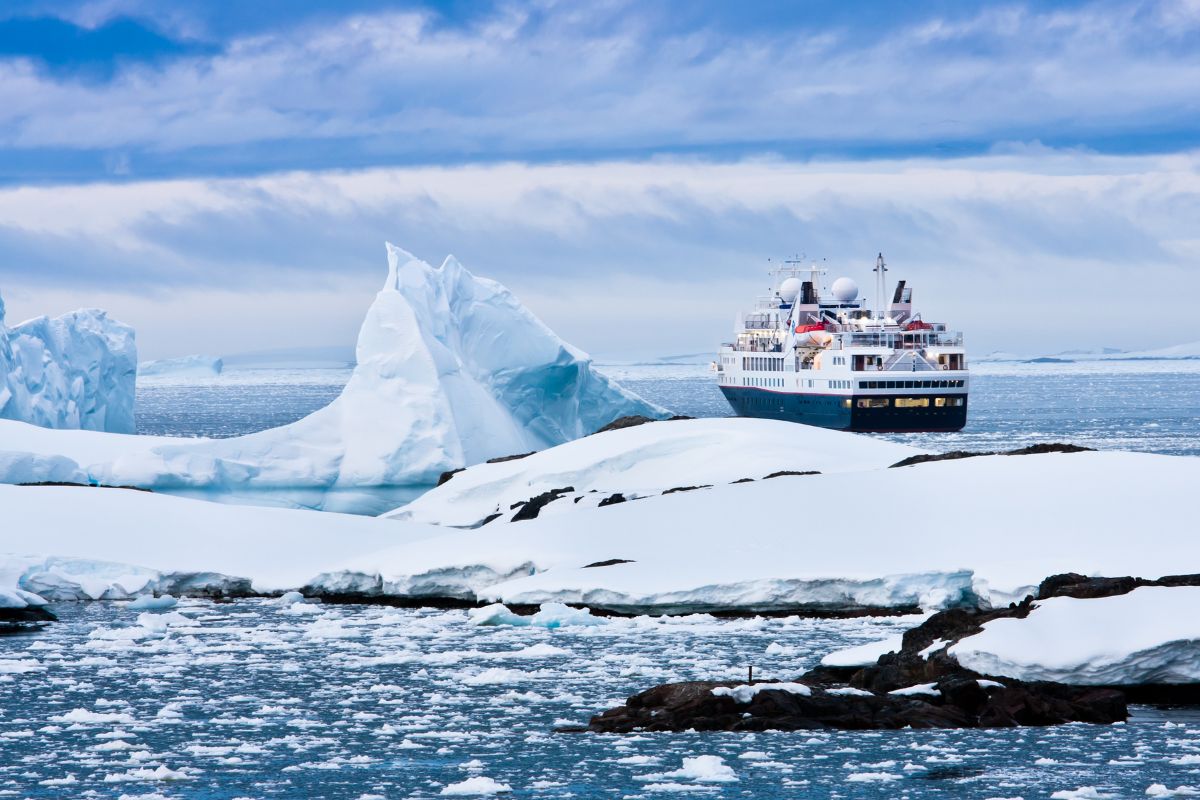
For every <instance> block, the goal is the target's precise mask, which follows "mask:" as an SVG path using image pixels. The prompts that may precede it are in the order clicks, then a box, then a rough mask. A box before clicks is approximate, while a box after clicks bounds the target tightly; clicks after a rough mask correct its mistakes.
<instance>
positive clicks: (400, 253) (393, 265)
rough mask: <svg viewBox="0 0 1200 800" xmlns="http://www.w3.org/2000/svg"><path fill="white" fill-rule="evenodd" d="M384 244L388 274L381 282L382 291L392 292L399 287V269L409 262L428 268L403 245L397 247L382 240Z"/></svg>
mask: <svg viewBox="0 0 1200 800" xmlns="http://www.w3.org/2000/svg"><path fill="white" fill-rule="evenodd" d="M384 245H385V246H386V247H387V257H388V276H387V281H386V282H385V283H384V284H383V291H385V292H394V291H396V290H397V289H399V288H400V287H399V279H400V271H401V270H402V269H404V267H406V266H408V265H409V264H417V265H419V266H422V267H425V268H426V269H429V268H430V267H429V265H428V264H426V263H425V262H424V261H422V260H421V259H419V258H417V257H416V256H414V255H413V254H412V253H410V252H408V251H407V250H405V249H404V248H403V247H397V246H396V245H394V244H392V243H391V242H384Z"/></svg>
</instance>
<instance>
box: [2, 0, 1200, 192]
mask: <svg viewBox="0 0 1200 800" xmlns="http://www.w3.org/2000/svg"><path fill="white" fill-rule="evenodd" d="M93 10H94V9H93ZM92 16H93V17H94V16H95V14H92ZM84 17H85V18H87V15H84ZM1198 37H1200V13H1197V11H1196V4H1195V2H1194V0H1177V1H1175V2H1170V1H1169V2H1161V3H1156V4H1146V3H1140V2H1123V3H1119V2H1101V3H1091V4H1086V5H1083V6H1080V7H1076V8H1072V9H1066V10H1064V9H1049V8H1046V7H1043V6H1040V5H1038V4H1029V5H1023V4H1022V5H1016V4H1014V5H1003V6H996V7H992V8H987V9H985V10H982V11H979V12H977V13H975V14H974V15H973V16H970V15H965V14H962V13H960V14H958V15H957V16H954V17H944V16H929V17H927V18H925V19H921V20H919V21H917V22H914V23H908V24H901V25H899V26H888V25H887V23H886V22H885V21H884V20H883V19H880V20H878V21H876V22H875V23H873V24H865V25H864V26H863V27H861V28H859V29H855V30H850V29H846V28H844V27H838V26H832V27H816V28H812V29H807V28H803V27H795V26H792V27H788V26H784V27H782V28H781V29H779V30H773V31H770V32H769V33H764V32H762V30H757V29H756V30H754V31H736V30H723V29H721V28H720V27H715V26H714V27H704V26H699V27H697V26H692V27H688V28H674V27H671V26H670V25H668V24H665V23H664V22H663V20H662V18H661V17H658V16H656V15H655V13H654V12H653V10H652V9H651V7H647V6H644V5H641V4H637V3H631V2H610V3H598V4H576V3H535V4H515V5H512V6H509V7H502V8H501V9H500V10H499V11H497V12H496V13H494V14H492V15H490V16H487V17H485V18H483V19H481V20H479V21H477V22H474V23H472V24H470V25H467V26H466V27H461V26H459V27H454V26H445V25H438V24H436V21H435V18H434V17H432V16H430V15H429V14H427V13H425V12H419V11H409V12H395V13H377V14H369V15H367V14H363V15H354V16H350V17H344V18H341V19H335V20H333V21H329V20H322V21H321V22H320V24H317V23H307V24H301V25H299V26H295V27H291V28H280V29H278V30H275V31H272V32H270V33H267V34H261V35H255V36H245V37H242V38H237V39H234V40H233V41H231V42H229V43H227V46H226V47H224V48H223V49H222V51H221V52H220V53H218V54H216V55H211V56H207V55H206V56H197V57H190V58H184V59H180V60H177V61H174V62H171V63H169V64H167V65H165V66H161V67H160V66H149V65H145V64H143V65H128V66H126V67H124V68H122V69H120V70H119V71H118V73H117V76H116V78H115V79H114V80H112V81H102V82H97V81H94V80H88V79H83V78H79V79H70V78H63V77H61V76H59V77H53V76H51V75H48V74H46V73H44V72H42V71H40V70H38V69H37V68H36V65H35V64H34V63H33V62H30V61H26V60H20V59H16V60H7V61H2V62H0V146H4V147H9V148H14V149H36V148H69V149H70V148H79V149H99V150H121V149H122V148H128V149H132V150H141V151H143V152H162V151H181V150H187V149H189V148H215V149H216V150H218V151H220V152H226V153H228V154H229V155H228V158H234V159H236V157H237V156H236V153H237V151H236V148H237V147H238V146H243V145H247V144H263V143H269V142H295V141H306V142H310V143H319V142H327V143H330V144H329V146H330V147H338V146H341V145H344V144H345V143H346V142H354V143H355V144H354V146H353V148H352V149H353V150H354V151H355V152H356V153H358V154H359V155H360V156H362V157H364V158H367V159H368V161H371V159H370V156H371V154H372V153H375V154H376V155H380V154H382V155H384V156H386V157H388V158H393V159H394V158H404V159H406V160H410V161H411V160H439V159H445V158H456V160H464V159H470V158H471V157H478V156H488V157H492V156H494V155H496V154H499V155H501V156H504V155H506V154H507V155H508V156H509V157H514V158H525V157H528V156H530V155H531V154H534V153H538V152H550V153H560V154H561V153H564V152H575V153H585V152H594V151H596V150H607V152H609V153H613V152H619V151H621V150H623V149H630V150H633V151H639V152H644V151H645V150H648V149H649V150H655V149H657V150H661V149H671V150H678V149H679V148H687V147H696V148H705V147H712V146H726V145H734V146H738V147H741V148H745V147H751V148H754V147H758V148H763V149H765V148H770V147H774V146H779V145H782V144H785V143H792V144H794V143H816V144H817V145H818V146H820V147H824V148H826V151H828V148H830V147H833V148H836V147H840V146H854V145H858V146H866V147H876V146H881V145H887V144H889V143H891V144H897V143H899V144H904V143H914V142H916V143H923V144H929V143H936V142H938V141H942V140H948V141H973V142H985V143H986V142H991V141H996V140H999V139H1006V138H1012V139H1030V138H1036V137H1042V138H1046V137H1047V136H1049V135H1050V133H1053V134H1054V135H1055V136H1056V137H1060V139H1059V140H1060V141H1061V140H1063V139H1066V140H1070V141H1084V142H1086V141H1090V140H1091V139H1092V138H1095V137H1107V138H1114V137H1115V138H1117V139H1120V138H1121V137H1124V136H1142V135H1147V134H1154V133H1156V132H1164V131H1165V132H1168V133H1170V132H1175V133H1176V134H1177V133H1178V132H1179V131H1181V130H1194V128H1195V122H1196V116H1197V107H1196V100H1197V92H1198V90H1197V87H1198V86H1200V57H1198V55H1197V53H1198V52H1200V49H1198V48H1197V42H1198ZM742 152H745V151H744V150H743V151H742ZM260 155H261V154H260ZM216 161H217V162H218V163H220V162H221V161H222V159H216ZM358 163H363V162H362V161H359V162H358ZM371 163H375V162H373V161H372V162H371ZM132 167H133V168H134V169H136V167H137V159H136V158H135V159H133V160H132Z"/></svg>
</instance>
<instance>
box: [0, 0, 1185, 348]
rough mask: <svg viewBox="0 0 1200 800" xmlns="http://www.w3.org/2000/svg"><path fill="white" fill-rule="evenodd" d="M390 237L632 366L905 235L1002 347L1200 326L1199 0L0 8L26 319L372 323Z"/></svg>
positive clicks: (173, 338)
mask: <svg viewBox="0 0 1200 800" xmlns="http://www.w3.org/2000/svg"><path fill="white" fill-rule="evenodd" d="M385 241H392V242H394V243H396V244H398V245H400V246H402V247H404V248H406V249H407V250H409V251H411V252H413V253H415V254H416V255H418V256H420V257H422V258H424V259H425V260H427V261H430V262H431V263H435V264H436V263H440V261H441V260H442V259H443V258H444V257H445V256H446V255H447V254H454V255H455V256H456V257H458V258H459V259H460V260H461V261H462V262H463V263H464V264H465V265H466V266H467V267H468V268H469V269H471V270H472V271H474V272H475V273H476V274H479V275H484V276H487V277H491V278H495V279H497V280H500V281H501V282H503V283H505V284H507V285H508V286H510V287H511V288H512V289H513V290H514V291H515V292H517V294H518V296H519V297H520V298H521V299H522V300H523V301H524V302H525V303H526V304H527V305H528V306H529V307H531V308H532V309H533V310H534V311H535V312H536V313H537V314H538V315H539V316H541V317H542V318H543V319H544V320H545V321H546V322H547V323H548V324H549V325H550V326H551V327H552V328H554V329H555V330H557V331H558V332H559V333H560V334H561V335H563V337H564V338H566V339H568V340H569V341H572V342H573V343H575V344H577V345H578V346H580V347H582V348H584V349H585V350H588V351H590V352H593V353H595V354H597V355H599V356H601V357H614V358H619V357H635V356H636V357H644V356H653V355H668V354H677V353H693V352H701V351H708V350H714V349H715V348H716V346H717V345H718V344H719V342H720V341H722V340H724V339H726V338H728V336H729V333H730V326H731V323H732V321H733V319H734V317H735V315H736V313H737V312H738V311H739V310H740V309H741V308H742V307H743V306H745V305H747V304H748V303H749V302H750V301H751V300H752V299H753V296H754V295H755V294H758V293H761V292H762V291H764V290H766V289H767V288H768V286H769V279H768V275H767V269H768V267H769V264H770V262H769V261H768V259H773V260H774V261H775V262H778V261H780V260H782V259H785V258H789V257H794V256H796V255H800V254H803V255H804V256H805V257H806V258H809V259H817V260H822V261H823V262H824V264H825V266H826V267H827V269H828V270H829V278H830V279H832V278H833V277H836V276H838V275H841V274H848V275H850V276H852V277H855V278H856V279H858V281H859V283H860V284H861V285H863V286H867V285H870V284H871V274H870V268H871V265H872V264H873V261H874V257H875V255H876V253H877V252H879V251H882V252H883V253H884V255H885V257H886V258H887V260H888V262H889V265H890V268H891V273H890V274H891V277H892V278H906V279H907V280H909V282H910V284H912V285H914V287H915V291H914V295H915V300H916V303H917V305H918V307H919V308H921V309H923V311H924V314H925V317H926V319H936V320H938V321H945V322H948V323H950V324H951V325H953V326H955V327H958V328H961V329H963V330H964V331H965V333H966V337H967V343H968V347H969V348H970V350H971V351H974V352H979V353H983V352H990V351H992V350H1007V351H1015V352H1025V353H1048V352H1057V351H1059V350H1065V349H1072V348H1088V347H1100V346H1117V347H1122V348H1125V349H1142V348H1151V347H1159V346H1166V345H1171V344H1176V343H1179V342H1185V341H1194V340H1196V339H1197V338H1200V334H1197V333H1196V332H1195V325H1194V323H1193V322H1192V319H1191V317H1192V314H1191V306H1192V305H1194V303H1193V302H1192V301H1191V300H1190V298H1196V297H1200V0H1164V1H1163V2H1063V3H1053V2H1037V3H1007V2H992V3H984V2H970V1H969V0H961V1H959V2H937V1H936V0H935V2H927V3H912V4H900V3H893V2H859V3H847V2H823V1H821V0H817V1H815V2H806V3H795V2H773V0H767V1H764V2H745V3H728V2H719V1H717V0H713V1H711V2H709V1H707V0H700V1H698V2H690V3H686V4H682V3H671V2H665V0H642V1H641V2H625V1H623V0H599V2H592V3H577V2H556V1H555V0H535V1H534V2H520V3H513V2H482V1H476V2H457V1H456V0H452V1H451V2H434V3H420V2H400V3H397V2H382V1H381V0H340V1H339V2H332V1H330V2H322V1H320V0H318V1H317V2H295V0H258V2H255V3H231V2H180V3H170V4H165V3H160V2H151V1H150V0H57V1H56V2H44V1H43V0H8V2H6V3H4V4H3V5H2V6H0V294H2V296H3V298H4V302H5V304H6V306H7V311H8V322H9V323H10V324H11V323H15V322H17V321H19V320H21V319H24V318H27V317H32V316H35V315H39V314H51V315H53V314H58V313H62V312H64V311H68V310H70V309H73V308H77V307H81V306H99V307H102V308H106V309H108V310H109V312H110V313H111V314H112V315H113V316H115V317H117V318H119V319H122V320H124V321H126V322H129V323H130V324H132V325H134V326H135V327H136V328H137V330H138V341H139V350H140V352H141V354H142V356H143V357H146V358H158V357H168V356H175V355H183V354H188V353H210V354H216V355H222V354H232V353H240V352H247V351H255V350H268V349H274V348H283V347H307V346H325V345H334V344H348V343H350V342H353V340H354V337H355V334H356V332H357V328H358V325H359V323H360V322H361V320H362V316H363V313H364V311H365V309H366V307H367V305H368V304H369V303H370V300H371V297H372V295H373V293H374V292H375V291H376V290H377V289H378V287H379V286H380V285H381V284H382V281H383V278H384V275H385V274H386V263H385V258H384V242H385ZM1172 308H1173V309H1175V311H1170V310H1169V309H1172ZM1164 312H1165V313H1164Z"/></svg>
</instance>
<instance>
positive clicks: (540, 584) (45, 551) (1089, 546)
mask: <svg viewBox="0 0 1200 800" xmlns="http://www.w3.org/2000/svg"><path fill="white" fill-rule="evenodd" d="M847 436H849V435H847ZM1196 485H1200V459H1196V458H1181V457H1172V456H1156V455H1143V454H1133V453H1118V452H1086V453H1074V454H1047V455H1035V456H989V457H979V458H972V459H965V460H961V461H942V462H933V463H927V464H920V465H917V466H913V467H904V468H900V469H882V470H868V471H863V472H853V473H838V474H825V475H811V476H804V477H781V478H776V479H773V480H768V481H757V482H754V483H745V484H733V485H728V484H727V485H723V486H716V487H714V488H712V489H711V490H707V491H702V492H701V491H696V492H680V493H675V494H670V495H666V496H659V497H649V498H646V499H643V500H638V501H636V502H631V503H622V504H619V505H615V506H610V507H606V508H595V509H583V510H579V511H575V512H573V513H570V514H559V515H553V516H548V517H546V518H544V519H543V518H538V519H533V520H529V521H527V522H521V523H518V524H507V525H498V526H487V527H484V528H479V529H474V530H460V529H452V528H451V529H448V528H444V527H440V526H433V525H426V524H421V523H416V522H403V521H398V520H389V519H377V518H359V517H348V516H343V515H336V514H315V513H310V512H296V511H284V510H272V509H266V508H244V507H230V506H221V505H210V504H200V503H194V502H190V501H185V500H182V499H180V498H173V497H167V496H162V495H156V494H148V493H145V492H132V491H121V490H108V489H86V488H52V487H45V488H28V487H11V486H0V508H3V509H4V514H5V520H4V525H3V527H0V552H8V553H16V554H25V555H20V557H19V558H17V559H16V560H15V561H14V560H11V559H10V560H9V561H7V562H4V563H0V591H4V592H7V593H8V594H6V595H5V596H6V598H9V599H6V600H5V602H8V603H10V604H14V603H17V602H18V601H17V600H13V599H11V598H10V597H9V596H10V595H12V596H14V597H15V596H16V595H14V594H13V593H14V592H15V591H16V590H21V591H26V592H33V593H36V594H40V595H43V596H50V597H56V598H57V597H63V598H70V597H78V598H87V597H121V598H129V597H133V596H136V595H141V594H147V593H159V594H162V593H169V594H172V595H179V594H188V593H193V592H195V591H199V590H201V589H202V588H204V587H206V586H217V587H220V586H223V585H228V586H237V585H250V586H253V587H254V588H255V589H257V590H261V591H267V590H269V591H284V590H292V589H297V588H300V587H304V586H310V587H312V588H313V589H314V590H315V591H317V592H318V593H330V594H360V595H362V596H363V597H364V598H371V597H406V598H410V599H421V598H430V597H438V598H460V599H463V600H468V601H483V602H493V603H505V604H508V605H510V606H511V605H514V604H520V605H539V606H543V611H545V610H546V608H551V609H553V608H555V607H554V606H551V605H550V604H554V603H568V604H572V605H582V606H587V607H589V608H592V609H598V610H612V611H621V612H628V613H643V612H651V613H683V612H698V611H710V610H714V611H715V610H729V609H734V610H740V611H769V610H783V611H804V610H810V611H816V610H846V609H852V608H853V609H862V608H889V609H912V610H915V609H917V608H921V609H926V610H935V609H940V608H945V607H949V606H954V605H958V604H978V603H981V602H982V603H987V602H990V603H992V604H1006V603H1008V602H1010V601H1012V600H1014V599H1019V598H1021V597H1024V596H1025V595H1026V594H1028V593H1030V592H1032V591H1033V590H1034V588H1035V587H1036V585H1037V584H1038V583H1039V582H1040V581H1041V580H1042V579H1043V578H1044V577H1046V576H1048V575H1052V574H1056V573H1062V572H1071V571H1075V572H1081V573H1084V574H1091V575H1108V576H1119V575H1128V574H1133V575H1140V576H1144V577H1159V576H1163V575H1169V574H1175V573H1178V572H1179V571H1180V570H1181V566H1180V565H1186V564H1194V563H1200V542H1197V541H1196V539H1195V537H1194V536H1192V535H1191V524H1190V520H1191V518H1192V517H1191V514H1192V509H1191V503H1192V500H1191V498H1192V493H1193V492H1194V487H1195V486H1196ZM881 510H886V512H887V513H882V511H881ZM1132 531H1136V536H1137V545H1138V546H1137V547H1130V536H1131V532H1132ZM281 553H286V554H287V558H281V557H280V554H281ZM614 561H620V562H621V563H613V562H614ZM598 565H602V566H598ZM4 576H9V578H5V577H4ZM12 576H15V577H12ZM231 576H232V577H238V578H243V579H245V580H244V581H243V582H242V584H234V583H228V581H229V580H230V579H231ZM1138 591H1139V592H1141V591H1143V590H1138ZM1171 591H1182V590H1178V589H1176V590H1171ZM1177 596H1179V597H1184V596H1185V595H1177ZM20 602H24V601H20ZM1048 602H1049V601H1048ZM1055 602H1057V601H1055ZM1090 602H1100V601H1090ZM503 612H504V609H503V608H494V609H491V610H490V611H489V612H487V614H485V616H490V620H489V621H490V622H491V623H492V624H497V623H499V624H504V623H505V622H508V623H509V624H511V622H512V621H511V620H509V619H506V618H505V615H504V613H503ZM480 613H483V612H480ZM572 613H573V614H576V615H582V614H583V612H572ZM1036 613H1042V610H1039V611H1038V612H1036ZM1036 613H1035V616H1036ZM544 616H545V620H544V622H545V624H547V625H550V624H556V623H557V624H564V622H565V619H566V618H565V617H563V616H562V615H561V614H560V615H558V616H556V615H555V614H553V613H546V614H544ZM478 621H480V622H483V620H482V619H480V620H478ZM530 621H532V619H530ZM580 621H582V620H572V622H573V624H578V623H579V622H580ZM485 624H486V623H485ZM538 624H541V623H538Z"/></svg>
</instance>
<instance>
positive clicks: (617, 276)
mask: <svg viewBox="0 0 1200 800" xmlns="http://www.w3.org/2000/svg"><path fill="white" fill-rule="evenodd" d="M1197 219H1200V153H1186V154H1179V155H1173V156H1154V157H1150V156H1137V157H1134V156H1097V155H1093V154H1088V153H1071V152H1054V151H1049V150H1046V149H1045V148H1039V147H1036V146H1035V147H1026V148H1017V147H1012V148H1009V152H1007V153H1003V154H1000V153H997V154H994V155H990V156H985V157H975V158H963V159H953V160H934V159H905V160H892V161H871V162H859V161H847V162H807V163H802V162H790V161H782V160H755V161H743V162H737V163H714V162H708V161H699V160H654V161H644V162H607V163H591V164H549V165H529V164H520V163H509V164H499V165H483V166H480V165H476V166H464V167H423V168H397V169H371V170H363V171H332V172H296V173H288V174H280V175H270V176H263V177H258V178H250V179H191V180H171V181H159V182H135V183H124V184H85V185H75V186H57V187H43V188H38V187H21V188H11V189H0V291H3V292H4V296H5V298H6V300H7V302H8V306H9V312H10V316H11V317H12V318H14V319H15V318H18V317H20V316H23V315H33V314H36V313H44V312H51V311H60V310H64V309H65V308H67V307H75V306H79V305H103V306H106V307H108V308H110V310H112V311H113V312H114V313H115V314H117V315H118V316H119V317H121V318H123V319H125V320H126V321H128V322H130V323H132V324H135V325H136V326H137V327H138V328H139V330H140V341H141V346H142V348H143V351H144V353H145V354H146V355H147V356H160V355H172V354H179V353H185V352H193V351H198V352H212V351H214V350H215V351H217V352H218V353H229V352H236V351H246V350H251V349H266V348H273V347H287V346H293V345H316V344H330V343H341V342H348V341H351V340H352V339H353V335H354V331H355V329H356V326H357V324H358V321H359V318H360V317H361V314H362V311H363V309H364V308H365V307H366V305H367V303H368V301H369V297H370V296H371V294H372V293H373V292H374V291H375V289H376V286H377V284H378V283H379V282H380V281H381V280H382V275H383V263H384V259H383V241H384V239H391V240H393V241H396V242H398V243H400V244H402V245H403V246H405V247H407V248H409V249H411V250H413V251H414V252H416V253H417V254H418V255H420V256H422V257H424V258H426V259H427V260H437V259H440V258H441V257H442V256H443V255H444V254H446V253H449V252H452V253H454V254H455V255H457V256H458V257H459V258H460V259H461V260H463V262H464V263H465V264H466V265H467V266H468V267H469V268H470V269H472V270H473V271H475V272H476V273H478V274H483V275H488V276H491V277H495V278H497V279H499V280H501V281H503V282H505V283H507V284H509V285H510V286H511V287H512V288H513V289H514V290H516V291H517V292H518V294H520V295H521V296H522V297H523V298H524V299H525V300H526V301H527V302H528V303H529V304H530V305H531V306H532V307H533V308H534V309H535V310H536V311H537V312H538V313H539V314H541V315H542V316H543V317H544V318H545V319H546V321H547V322H548V323H550V324H551V325H552V326H553V327H555V328H556V329H558V330H559V331H560V332H561V333H562V334H563V335H564V336H565V337H567V338H568V339H570V340H573V341H575V342H577V343H578V344H580V346H583V347H585V348H587V349H590V350H593V351H598V352H601V353H609V354H615V353H636V354H664V353H672V352H695V351H697V350H702V349H706V348H710V347H713V346H715V345H716V344H717V342H719V341H720V339H721V338H722V337H723V336H725V335H726V334H727V331H728V328H729V323H730V320H731V319H732V317H733V315H734V313H735V312H736V311H737V310H739V308H740V307H741V305H742V304H743V303H744V302H745V301H747V300H748V299H749V297H750V296H751V295H752V294H753V293H754V292H756V291H758V290H760V289H763V288H765V272H764V270H765V268H766V259H767V258H768V257H775V258H779V257H783V256H787V255H791V254H792V253H795V252H797V251H803V252H807V253H808V254H809V256H815V257H824V258H827V259H828V262H829V266H830V269H831V272H832V273H833V274H835V275H836V274H838V273H843V272H845V273H850V274H852V275H854V276H855V277H857V278H859V279H860V283H863V284H864V285H869V273H868V270H869V268H870V264H871V262H872V260H873V257H874V255H875V253H876V251H878V250H883V251H884V252H885V254H886V255H887V256H888V258H889V261H890V263H891V264H892V267H893V272H892V277H893V278H900V277H905V278H908V279H910V281H913V282H915V286H916V293H917V300H918V303H919V304H920V305H921V306H922V307H924V308H925V309H927V318H930V317H934V318H938V319H944V320H946V321H948V322H951V323H955V324H958V325H961V326H963V327H965V328H966V330H967V332H968V336H969V341H970V342H971V344H972V346H973V348H974V349H976V350H977V351H979V352H982V351H983V350H990V349H993V348H1003V349H1007V350H1022V349H1024V350H1043V351H1044V350H1053V349H1061V348H1066V347H1075V346H1083V345H1089V346H1090V345H1106V344H1118V345H1120V346H1123V347H1126V348H1134V347H1142V346H1146V347H1149V346H1156V345H1166V344H1171V343H1175V342H1178V341H1188V340H1194V339H1195V338H1197V336H1196V334H1195V332H1194V326H1193V325H1192V324H1191V321H1190V318H1189V315H1187V314H1177V315H1176V314H1168V315H1159V316H1157V317H1156V321H1155V323H1154V324H1153V325H1137V326H1134V325H1124V326H1123V327H1121V329H1120V330H1119V331H1117V330H1112V328H1111V326H1112V325H1113V324H1115V323H1116V322H1117V321H1119V320H1125V321H1131V320H1133V319H1136V318H1138V315H1139V314H1140V313H1141V312H1139V311H1138V310H1137V309H1138V307H1139V305H1138V304H1140V303H1144V302H1145V301H1146V300H1147V299H1150V300H1152V301H1154V302H1155V303H1161V302H1167V303H1170V302H1174V299H1177V298H1189V297H1195V296H1198V295H1200V233H1197V230H1196V227H1195V221H1196V220H1197ZM1162 295H1167V297H1166V298H1165V300H1164V298H1163V297H1162Z"/></svg>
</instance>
